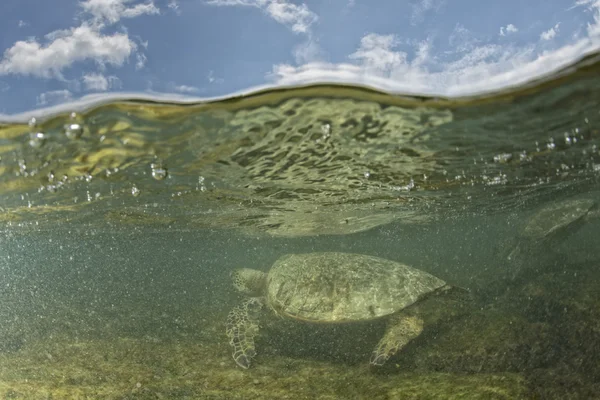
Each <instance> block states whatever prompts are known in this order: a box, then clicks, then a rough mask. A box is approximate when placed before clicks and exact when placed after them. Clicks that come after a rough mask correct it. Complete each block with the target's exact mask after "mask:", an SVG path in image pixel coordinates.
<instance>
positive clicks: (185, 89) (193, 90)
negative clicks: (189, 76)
mask: <svg viewBox="0 0 600 400" xmlns="http://www.w3.org/2000/svg"><path fill="white" fill-rule="evenodd" d="M173 89H174V90H175V91H176V92H179V93H198V92H199V91H200V89H198V88H197V87H195V86H187V85H179V86H175V87H174V88H173Z"/></svg>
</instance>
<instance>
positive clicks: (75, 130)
mask: <svg viewBox="0 0 600 400" xmlns="http://www.w3.org/2000/svg"><path fill="white" fill-rule="evenodd" d="M65 135H66V136H67V137H68V138H69V139H79V138H80V137H81V135H83V126H81V125H80V124H77V123H72V124H67V125H65Z"/></svg>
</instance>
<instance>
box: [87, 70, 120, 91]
mask: <svg viewBox="0 0 600 400" xmlns="http://www.w3.org/2000/svg"><path fill="white" fill-rule="evenodd" d="M81 80H82V81H83V84H84V86H85V89H86V90H93V91H98V92H103V91H106V90H108V89H113V88H120V87H121V80H120V79H119V78H117V77H116V76H109V77H106V76H104V75H102V74H98V73H91V74H86V75H84V76H83V78H81Z"/></svg>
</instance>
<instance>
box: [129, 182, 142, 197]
mask: <svg viewBox="0 0 600 400" xmlns="http://www.w3.org/2000/svg"><path fill="white" fill-rule="evenodd" d="M140 193H141V192H140V189H138V188H137V186H135V185H133V187H132V188H131V194H132V195H133V197H138V196H139V195H140Z"/></svg>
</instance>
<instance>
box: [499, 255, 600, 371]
mask: <svg viewBox="0 0 600 400" xmlns="http://www.w3.org/2000/svg"><path fill="white" fill-rule="evenodd" d="M598 288H600V268H598V266H597V264H595V263H590V264H582V265H563V268H562V269H555V270H553V271H550V272H548V273H545V274H541V275H539V276H537V277H535V278H534V279H532V280H531V281H529V282H526V283H525V284H524V285H523V286H522V287H520V288H519V289H518V290H517V291H513V292H512V293H507V294H506V295H505V297H504V298H503V299H501V301H503V302H505V303H506V306H507V308H508V307H512V308H513V309H516V308H518V309H519V311H520V312H521V313H522V315H524V316H525V317H526V318H528V319H529V320H530V321H533V322H536V323H543V324H548V325H549V326H551V327H552V329H553V336H554V337H555V339H554V345H553V350H554V351H555V352H557V353H558V358H559V359H560V360H561V362H562V363H564V364H566V365H570V366H571V367H572V368H573V369H574V371H578V372H581V373H583V374H585V375H588V376H589V377H591V378H593V379H597V377H598V376H600V363H598V354H600V290H599V289H598Z"/></svg>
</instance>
